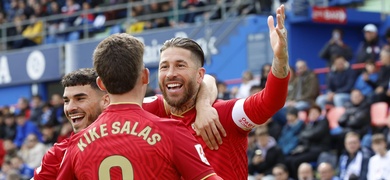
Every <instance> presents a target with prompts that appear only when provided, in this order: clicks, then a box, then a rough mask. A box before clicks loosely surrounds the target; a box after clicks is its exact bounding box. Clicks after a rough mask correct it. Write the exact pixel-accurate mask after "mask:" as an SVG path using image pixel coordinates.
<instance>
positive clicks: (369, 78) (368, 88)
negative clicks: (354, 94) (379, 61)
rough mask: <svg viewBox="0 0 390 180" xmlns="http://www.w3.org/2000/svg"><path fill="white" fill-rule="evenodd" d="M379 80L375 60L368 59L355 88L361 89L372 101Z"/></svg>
mask: <svg viewBox="0 0 390 180" xmlns="http://www.w3.org/2000/svg"><path fill="white" fill-rule="evenodd" d="M377 80H378V72H377V71H376V65H375V63H374V62H373V61H366V63H365V67H364V70H363V72H362V73H361V74H360V75H359V76H358V77H357V79H356V81H355V85H354V89H358V90H360V91H361V92H362V94H363V95H364V96H365V97H366V98H367V100H368V101H371V98H372V96H373V95H374V90H375V86H376V85H375V83H376V82H377Z"/></svg>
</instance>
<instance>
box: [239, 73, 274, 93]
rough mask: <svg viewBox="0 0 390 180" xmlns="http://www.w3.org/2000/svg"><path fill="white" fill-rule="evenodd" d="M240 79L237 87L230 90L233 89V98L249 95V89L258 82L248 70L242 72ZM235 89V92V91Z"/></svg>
mask: <svg viewBox="0 0 390 180" xmlns="http://www.w3.org/2000/svg"><path fill="white" fill-rule="evenodd" d="M268 72H269V71H268ZM241 80H242V82H241V84H240V86H239V87H238V89H237V90H232V91H234V92H233V93H234V95H235V98H247V97H248V96H249V91H250V89H251V87H252V86H255V85H257V84H258V82H257V81H256V80H255V79H254V77H253V74H252V72H250V71H245V72H244V73H243V74H242V77H241ZM236 91H237V93H235V92H236Z"/></svg>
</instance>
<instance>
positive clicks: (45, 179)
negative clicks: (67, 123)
mask: <svg viewBox="0 0 390 180" xmlns="http://www.w3.org/2000/svg"><path fill="white" fill-rule="evenodd" d="M72 134H73V133H72ZM68 142H69V138H66V139H64V140H63V141H61V142H60V143H55V144H54V145H53V146H52V147H51V148H50V149H49V150H48V151H47V152H46V153H45V155H44V156H43V158H42V162H41V165H40V166H39V167H38V168H36V169H35V171H34V180H53V179H56V178H57V174H58V169H59V168H60V164H61V161H62V158H63V157H64V154H65V151H66V148H67V147H68Z"/></svg>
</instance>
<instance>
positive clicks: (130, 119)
mask: <svg viewBox="0 0 390 180" xmlns="http://www.w3.org/2000/svg"><path fill="white" fill-rule="evenodd" d="M213 174H214V171H213V169H212V168H211V166H210V165H209V163H208V161H207V159H206V158H205V156H204V153H203V150H202V148H201V145H200V144H199V143H198V142H197V141H196V139H195V138H194V137H193V136H192V135H191V134H190V133H189V132H188V131H187V129H186V128H185V126H184V124H183V123H182V122H180V121H177V120H172V119H161V118H158V117H157V116H155V115H153V114H150V113H148V112H146V111H144V110H143V109H142V108H141V107H140V106H138V105H136V104H112V105H110V106H109V107H108V108H107V109H106V110H105V111H103V113H102V114H101V115H100V116H99V118H98V119H97V120H96V121H95V122H94V123H92V124H91V125H90V126H88V127H87V128H86V129H84V130H83V131H81V132H79V133H77V134H76V135H74V136H73V137H72V138H71V140H70V142H69V147H68V150H67V152H66V154H65V157H64V161H63V163H62V165H61V167H60V173H59V177H58V178H61V179H181V178H184V179H202V178H205V177H208V176H211V175H213Z"/></svg>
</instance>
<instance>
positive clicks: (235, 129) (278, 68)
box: [143, 5, 289, 180]
mask: <svg viewBox="0 0 390 180" xmlns="http://www.w3.org/2000/svg"><path fill="white" fill-rule="evenodd" d="M284 10H285V9H284V5H281V6H280V7H279V8H278V9H277V11H276V14H277V15H276V19H277V24H276V26H274V19H273V17H272V16H270V17H268V27H269V31H270V42H271V46H272V49H273V52H274V58H273V62H272V70H271V72H270V73H269V75H268V80H267V84H266V87H265V88H264V90H262V91H261V92H258V93H256V94H254V95H251V96H250V97H248V98H246V99H233V100H227V101H222V100H218V101H216V102H215V103H214V104H213V107H214V108H215V109H216V110H217V112H218V115H219V119H220V121H221V124H222V125H223V127H224V129H225V130H226V132H227V136H226V137H224V138H223V142H224V143H223V144H222V145H220V147H219V149H217V150H212V149H210V148H208V147H207V146H206V144H205V143H204V141H203V140H202V138H201V137H199V136H196V132H195V131H194V126H193V124H194V121H195V116H196V109H195V108H194V107H195V106H196V104H195V103H196V102H195V100H196V99H197V94H198V90H199V87H200V83H201V82H202V79H203V76H204V74H205V69H204V68H203V64H204V53H203V51H202V49H201V47H200V46H199V45H198V44H197V43H196V42H195V41H193V40H191V39H188V38H173V39H171V40H168V41H166V42H165V43H164V45H163V46H162V48H161V50H160V52H161V54H160V63H159V74H158V77H159V86H160V89H161V92H162V94H163V96H157V97H155V98H154V99H150V100H149V103H145V104H144V105H143V108H144V109H145V110H148V111H150V112H153V113H155V114H156V115H158V116H160V117H170V118H174V119H179V120H182V121H183V122H184V124H185V125H186V126H187V129H188V130H189V131H190V132H191V133H192V134H193V135H194V136H195V137H196V138H197V140H198V141H199V142H200V143H201V144H202V147H203V149H204V152H205V154H206V157H207V159H208V160H209V162H210V164H211V166H212V167H213V168H214V170H215V172H216V173H217V174H218V175H219V176H221V177H222V178H224V179H234V180H236V179H247V178H248V163H247V161H248V160H247V156H246V149H247V135H248V134H249V132H250V131H251V129H253V128H254V127H255V126H257V125H261V124H263V123H264V122H266V121H267V120H268V119H269V118H270V117H272V115H273V114H274V113H275V112H277V111H278V110H279V109H280V108H282V107H283V105H284V103H285V101H286V97H287V86H288V81H289V63H288V52H287V32H286V30H285V27H284V20H285V12H284ZM168 106H171V108H168ZM213 131H216V129H214V130H213Z"/></svg>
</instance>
